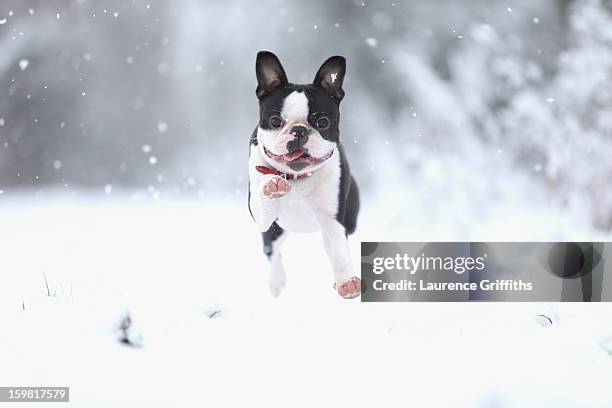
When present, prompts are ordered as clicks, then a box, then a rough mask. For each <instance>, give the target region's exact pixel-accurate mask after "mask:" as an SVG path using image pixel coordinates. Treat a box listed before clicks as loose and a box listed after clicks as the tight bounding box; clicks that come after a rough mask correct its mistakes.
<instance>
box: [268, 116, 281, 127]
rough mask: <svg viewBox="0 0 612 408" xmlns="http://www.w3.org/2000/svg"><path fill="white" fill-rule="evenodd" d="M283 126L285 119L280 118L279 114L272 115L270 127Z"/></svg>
mask: <svg viewBox="0 0 612 408" xmlns="http://www.w3.org/2000/svg"><path fill="white" fill-rule="evenodd" d="M281 126H283V120H282V119H281V118H279V117H278V116H272V117H271V118H270V127H271V128H273V129H277V128H279V127H281Z"/></svg>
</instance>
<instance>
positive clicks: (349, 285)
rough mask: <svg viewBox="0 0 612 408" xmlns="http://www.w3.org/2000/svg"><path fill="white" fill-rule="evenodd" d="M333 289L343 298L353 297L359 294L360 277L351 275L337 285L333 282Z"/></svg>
mask: <svg viewBox="0 0 612 408" xmlns="http://www.w3.org/2000/svg"><path fill="white" fill-rule="evenodd" d="M334 289H336V291H337V292H338V294H339V295H340V296H342V297H343V298H345V299H354V298H356V297H357V296H359V295H360V294H361V289H362V285H361V279H359V278H358V277H356V276H353V277H352V278H350V279H349V280H347V281H346V282H344V283H341V284H339V285H336V284H334Z"/></svg>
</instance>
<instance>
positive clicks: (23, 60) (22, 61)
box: [19, 59, 30, 71]
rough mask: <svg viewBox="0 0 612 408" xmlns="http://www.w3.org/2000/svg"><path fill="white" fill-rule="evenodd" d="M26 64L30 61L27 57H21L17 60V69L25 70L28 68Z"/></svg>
mask: <svg viewBox="0 0 612 408" xmlns="http://www.w3.org/2000/svg"><path fill="white" fill-rule="evenodd" d="M28 65H30V61H28V60H27V59H22V60H21V61H19V69H20V70H22V71H25V70H26V69H27V68H28Z"/></svg>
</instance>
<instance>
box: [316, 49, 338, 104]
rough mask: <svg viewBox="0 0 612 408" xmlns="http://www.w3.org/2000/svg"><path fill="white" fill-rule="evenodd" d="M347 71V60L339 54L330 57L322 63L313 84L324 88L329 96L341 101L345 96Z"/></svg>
mask: <svg viewBox="0 0 612 408" xmlns="http://www.w3.org/2000/svg"><path fill="white" fill-rule="evenodd" d="M345 73H346V60H345V59H344V57H340V56H338V55H336V56H333V57H330V58H328V59H327V61H325V62H324V63H323V65H321V68H319V71H318V72H317V75H316V76H315V79H314V82H313V84H314V85H316V86H318V87H319V88H322V89H323V90H324V91H325V92H326V93H327V94H328V95H329V96H331V97H332V98H335V99H337V100H338V101H341V100H342V98H344V90H343V89H342V82H343V81H344V74H345Z"/></svg>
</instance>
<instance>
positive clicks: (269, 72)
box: [255, 51, 287, 99]
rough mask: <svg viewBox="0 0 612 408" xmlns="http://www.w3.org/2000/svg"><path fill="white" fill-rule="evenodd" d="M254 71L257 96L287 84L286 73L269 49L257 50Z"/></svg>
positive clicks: (267, 93)
mask: <svg viewBox="0 0 612 408" xmlns="http://www.w3.org/2000/svg"><path fill="white" fill-rule="evenodd" d="M255 73H256V74H257V90H256V91H255V93H256V94H257V97H258V98H260V99H261V98H263V97H264V96H266V95H269V94H270V93H271V92H272V91H274V90H276V89H278V88H280V87H281V86H283V85H286V84H287V75H286V74H285V70H284V69H283V66H282V65H281V63H280V61H279V60H278V58H277V57H276V55H274V54H272V53H271V52H269V51H259V52H258V53H257V61H256V62H255Z"/></svg>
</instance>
